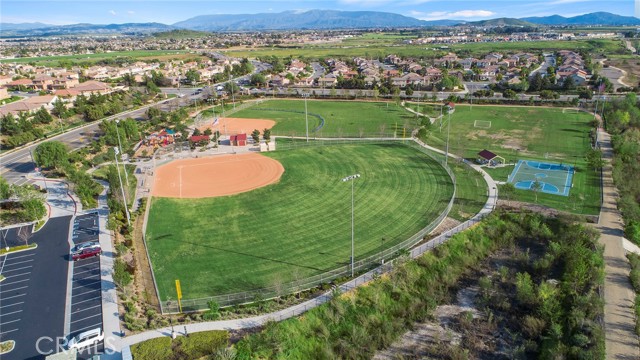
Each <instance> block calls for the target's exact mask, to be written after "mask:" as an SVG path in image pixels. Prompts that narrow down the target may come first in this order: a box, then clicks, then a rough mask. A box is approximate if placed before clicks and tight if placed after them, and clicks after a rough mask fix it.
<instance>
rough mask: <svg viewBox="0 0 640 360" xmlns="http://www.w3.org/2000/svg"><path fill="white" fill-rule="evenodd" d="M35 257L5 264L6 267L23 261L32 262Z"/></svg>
mask: <svg viewBox="0 0 640 360" xmlns="http://www.w3.org/2000/svg"><path fill="white" fill-rule="evenodd" d="M33 260H34V259H28V260H23V261H17V262H13V261H12V262H11V263H10V264H6V263H5V264H4V267H5V268H6V267H7V266H13V265H18V264H22V263H26V262H32V261H33Z"/></svg>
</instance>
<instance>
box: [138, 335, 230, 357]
mask: <svg viewBox="0 0 640 360" xmlns="http://www.w3.org/2000/svg"><path fill="white" fill-rule="evenodd" d="M228 343H229V333H228V332H226V331H223V330H216V331H203V332H197V333H193V334H189V336H186V337H185V336H181V337H178V338H177V339H176V340H175V341H174V353H176V354H183V355H184V357H180V358H185V359H199V358H201V357H203V356H206V355H210V354H214V353H216V352H217V351H218V350H220V349H223V348H226V347H227V345H228ZM178 357H179V356H178ZM136 360H137V359H136Z"/></svg>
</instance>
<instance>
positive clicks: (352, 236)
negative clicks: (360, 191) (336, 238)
mask: <svg viewBox="0 0 640 360" xmlns="http://www.w3.org/2000/svg"><path fill="white" fill-rule="evenodd" d="M359 177H360V174H354V175H350V176H347V177H346V178H343V179H342V181H343V182H347V181H350V182H351V277H353V273H354V251H353V249H354V242H353V238H354V221H353V215H354V201H353V183H354V182H355V179H357V178H359Z"/></svg>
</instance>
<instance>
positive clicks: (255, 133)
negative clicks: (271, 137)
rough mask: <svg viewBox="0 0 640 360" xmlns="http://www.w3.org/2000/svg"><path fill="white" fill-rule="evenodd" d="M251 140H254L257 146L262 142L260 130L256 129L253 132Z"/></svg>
mask: <svg viewBox="0 0 640 360" xmlns="http://www.w3.org/2000/svg"><path fill="white" fill-rule="evenodd" d="M251 138H253V141H254V142H255V143H256V144H257V143H259V142H260V130H258V129H254V130H253V131H252V132H251Z"/></svg>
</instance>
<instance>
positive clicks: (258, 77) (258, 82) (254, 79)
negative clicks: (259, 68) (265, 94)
mask: <svg viewBox="0 0 640 360" xmlns="http://www.w3.org/2000/svg"><path fill="white" fill-rule="evenodd" d="M266 84H267V79H266V78H265V76H264V75H263V74H260V73H257V74H253V75H251V85H253V86H258V87H260V86H264V85H266Z"/></svg>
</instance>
